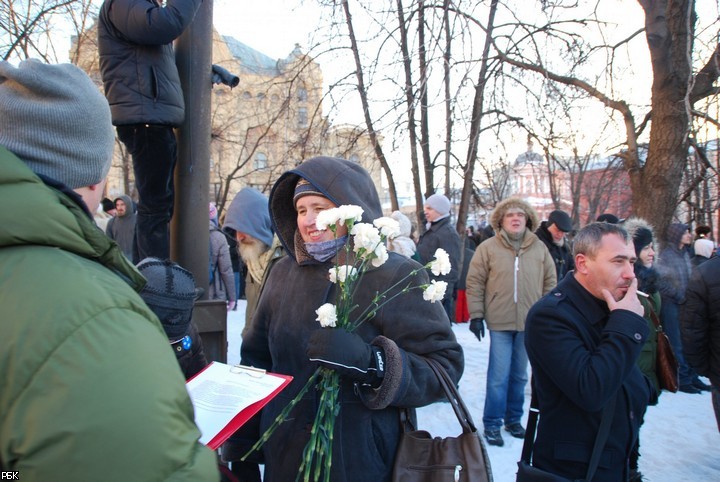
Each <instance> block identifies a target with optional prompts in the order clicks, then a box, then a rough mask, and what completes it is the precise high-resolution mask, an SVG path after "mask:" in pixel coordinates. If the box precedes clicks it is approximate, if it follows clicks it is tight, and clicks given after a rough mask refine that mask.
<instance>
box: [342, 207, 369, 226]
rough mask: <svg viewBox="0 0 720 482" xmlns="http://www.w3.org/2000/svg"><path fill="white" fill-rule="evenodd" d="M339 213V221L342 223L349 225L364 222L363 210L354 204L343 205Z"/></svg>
mask: <svg viewBox="0 0 720 482" xmlns="http://www.w3.org/2000/svg"><path fill="white" fill-rule="evenodd" d="M337 210H338V211H339V215H338V219H339V220H340V222H341V223H343V224H347V222H348V221H352V222H353V223H358V222H360V221H362V215H363V208H361V207H360V206H356V205H354V204H343V205H342V206H340V207H338V208H337Z"/></svg>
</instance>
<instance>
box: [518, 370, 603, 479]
mask: <svg viewBox="0 0 720 482" xmlns="http://www.w3.org/2000/svg"><path fill="white" fill-rule="evenodd" d="M530 387H531V390H532V396H531V397H530V413H529V415H528V423H527V428H526V430H525V440H524V441H523V449H522V455H521V456H520V459H521V460H522V461H524V462H527V463H528V464H530V459H531V457H532V450H533V445H534V444H535V432H536V430H537V420H538V415H539V414H540V410H539V408H538V400H537V394H536V393H535V384H534V383H533V381H532V380H531V381H530ZM616 401H617V392H616V393H615V394H614V395H613V396H612V397H611V398H610V399H609V400H608V402H607V403H606V404H605V406H604V407H603V411H602V418H601V419H600V427H599V428H598V433H597V435H596V436H595V444H594V445H593V451H592V455H590V463H589V465H588V470H587V473H586V474H585V480H587V481H591V480H592V478H593V477H594V476H595V471H596V470H597V467H598V463H599V462H600V454H601V453H602V450H603V448H605V442H606V441H607V438H608V435H609V434H610V425H611V424H612V420H613V418H614V412H615V402H616Z"/></svg>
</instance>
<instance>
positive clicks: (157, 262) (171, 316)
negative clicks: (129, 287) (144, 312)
mask: <svg viewBox="0 0 720 482" xmlns="http://www.w3.org/2000/svg"><path fill="white" fill-rule="evenodd" d="M137 268H138V270H139V271H140V273H141V274H142V275H143V276H144V277H145V279H147V284H146V285H145V287H144V288H143V289H142V291H140V297H141V298H142V299H143V300H144V301H145V304H147V305H148V307H149V308H150V309H151V310H152V311H153V313H155V315H157V317H158V318H159V319H160V323H162V325H163V328H164V329H165V333H167V336H168V338H170V339H173V340H176V339H179V338H181V337H182V336H183V335H185V334H186V333H187V330H188V327H189V326H190V320H191V318H192V309H193V305H194V304H195V299H196V298H197V296H198V294H199V293H198V290H197V289H196V288H195V279H194V278H193V275H192V273H190V271H188V270H186V269H185V268H183V267H182V266H180V265H179V264H177V263H175V262H173V261H171V260H169V259H166V260H161V259H158V258H152V257H151V258H145V259H144V260H142V261H140V262H139V263H138V265H137Z"/></svg>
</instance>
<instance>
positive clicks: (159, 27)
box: [98, 0, 209, 126]
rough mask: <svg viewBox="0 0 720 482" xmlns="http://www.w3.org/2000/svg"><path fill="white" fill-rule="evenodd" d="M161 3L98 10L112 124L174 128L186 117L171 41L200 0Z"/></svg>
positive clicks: (116, 1) (117, 2) (123, 3)
mask: <svg viewBox="0 0 720 482" xmlns="http://www.w3.org/2000/svg"><path fill="white" fill-rule="evenodd" d="M165 3H166V5H165V7H162V6H160V5H159V4H158V3H157V1H155V0H106V1H105V2H104V3H103V5H102V7H101V9H100V14H99V16H98V53H99V55H100V73H101V75H102V79H103V83H104V85H105V96H106V97H107V99H108V102H109V103H110V110H111V111H112V120H113V124H114V125H116V126H119V125H130V124H157V125H169V126H179V125H180V124H181V123H182V121H183V119H184V117H185V103H184V101H183V93H182V88H181V87H180V76H179V75H178V70H177V66H176V65H175V52H174V51H173V47H172V42H173V40H175V39H176V38H178V37H179V36H180V34H182V32H183V30H185V28H186V27H187V26H188V25H189V24H190V22H192V19H193V17H195V13H196V12H197V10H198V8H199V7H200V5H201V4H202V0H167V1H166V2H165ZM208 75H209V74H208Z"/></svg>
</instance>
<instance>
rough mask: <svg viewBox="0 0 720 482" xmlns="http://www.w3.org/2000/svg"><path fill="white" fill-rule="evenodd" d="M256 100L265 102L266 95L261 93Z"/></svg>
mask: <svg viewBox="0 0 720 482" xmlns="http://www.w3.org/2000/svg"><path fill="white" fill-rule="evenodd" d="M256 99H257V100H258V101H263V100H265V94H263V93H262V92H260V93H259V94H258V95H257V96H256Z"/></svg>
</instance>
